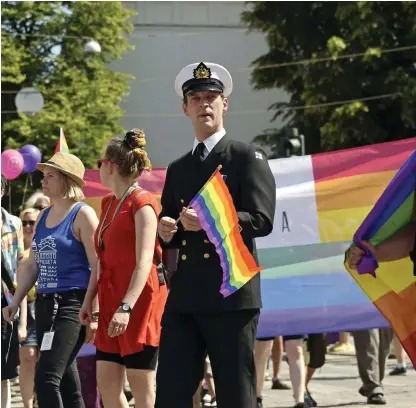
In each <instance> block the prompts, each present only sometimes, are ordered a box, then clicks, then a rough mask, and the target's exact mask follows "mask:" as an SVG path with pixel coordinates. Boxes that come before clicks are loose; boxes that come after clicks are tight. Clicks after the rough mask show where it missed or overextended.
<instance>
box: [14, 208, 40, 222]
mask: <svg viewBox="0 0 416 408" xmlns="http://www.w3.org/2000/svg"><path fill="white" fill-rule="evenodd" d="M34 212H36V213H38V214H36V216H37V215H39V213H40V211H39V210H38V209H37V208H25V209H24V210H23V211H22V212H21V213H20V215H19V218H20V219H21V220H22V221H23V219H24V217H25V215H26V214H32V213H34Z"/></svg>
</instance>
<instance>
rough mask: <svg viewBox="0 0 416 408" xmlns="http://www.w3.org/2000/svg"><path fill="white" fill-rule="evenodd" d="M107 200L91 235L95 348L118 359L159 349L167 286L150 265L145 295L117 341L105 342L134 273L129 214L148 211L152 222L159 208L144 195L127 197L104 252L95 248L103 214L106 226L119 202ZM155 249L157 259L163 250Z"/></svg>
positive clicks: (133, 239) (107, 234)
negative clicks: (96, 264) (95, 266)
mask: <svg viewBox="0 0 416 408" xmlns="http://www.w3.org/2000/svg"><path fill="white" fill-rule="evenodd" d="M111 197H112V194H109V195H107V196H105V197H104V199H103V201H102V204H101V210H102V211H101V217H100V224H99V226H98V228H97V230H96V232H95V249H96V251H97V254H98V256H99V259H100V270H99V277H98V299H99V305H100V316H99V321H98V330H97V334H96V337H95V346H96V347H97V349H98V350H100V351H103V352H106V353H117V354H120V355H121V356H126V355H129V354H133V353H137V352H139V351H142V350H143V346H145V345H146V346H153V347H158V346H159V340H160V331H161V326H160V321H161V318H162V314H163V311H164V308H165V303H166V298H167V288H166V285H164V286H160V284H159V280H158V277H157V271H156V262H155V260H153V266H152V270H151V272H150V274H149V277H148V279H147V282H146V284H145V286H144V289H143V291H142V293H141V295H140V297H139V299H138V300H137V302H136V304H135V305H134V308H133V310H132V313H131V315H130V320H129V324H128V326H127V330H126V331H125V332H124V333H123V334H122V335H120V336H117V337H113V338H110V337H109V336H108V326H109V323H110V321H111V319H112V317H113V315H114V313H115V312H116V310H117V309H118V308H119V306H120V303H121V301H122V300H123V297H124V296H125V294H126V293H127V289H128V287H129V285H130V280H131V277H132V275H133V270H134V268H135V267H136V234H135V223H134V214H136V212H137V211H138V210H139V209H140V208H141V207H142V206H144V205H150V206H151V207H152V208H153V209H154V211H155V213H156V215H157V216H159V212H160V210H159V206H158V203H157V201H156V199H155V198H154V197H153V195H152V194H150V193H149V192H147V191H145V190H143V189H138V190H136V191H134V192H132V193H131V194H130V195H129V196H128V197H127V198H126V199H125V200H124V202H123V204H122V205H121V207H120V209H119V212H118V214H117V215H116V217H115V218H114V220H113V222H112V223H111V224H110V226H109V227H108V228H106V229H105V230H104V232H103V234H102V239H103V241H104V249H101V248H100V246H99V245H98V232H99V230H100V227H101V224H102V222H103V219H104V216H105V214H106V212H107V209H108V206H110V205H111V208H110V210H109V212H108V215H107V219H106V221H105V225H107V224H108V223H109V222H110V221H111V220H112V219H113V214H114V211H115V209H116V208H117V206H118V203H119V201H120V200H117V199H116V198H113V200H112V201H111ZM155 249H156V251H158V253H159V255H160V256H161V253H162V250H161V247H160V244H159V242H158V240H157V239H156V243H155Z"/></svg>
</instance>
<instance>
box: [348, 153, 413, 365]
mask: <svg viewBox="0 0 416 408" xmlns="http://www.w3.org/2000/svg"><path fill="white" fill-rule="evenodd" d="M415 190H416V151H414V152H413V154H412V155H411V156H410V157H409V158H408V159H407V161H406V162H405V163H404V165H403V166H402V167H401V169H400V170H399V171H398V173H397V174H396V175H395V177H394V178H393V179H392V180H391V182H390V183H389V185H388V186H387V188H386V189H385V191H384V192H383V194H382V195H381V196H380V198H379V199H378V201H377V203H376V204H375V205H374V207H373V209H372V210H371V211H370V213H369V214H368V216H367V217H366V218H365V220H364V221H363V223H362V224H361V226H360V227H359V228H358V230H357V232H356V233H355V235H354V239H353V242H354V244H356V245H357V246H359V247H361V248H363V249H365V247H364V246H363V245H362V244H361V242H362V241H369V242H370V243H371V244H373V245H375V246H376V245H379V244H381V243H383V242H384V241H385V240H387V239H388V238H390V237H391V236H393V235H394V234H395V233H397V232H398V231H399V230H400V229H401V228H403V227H404V226H405V225H407V224H408V223H409V222H410V221H411V218H412V215H413V211H414V205H415ZM400 263H401V265H400V266H399V264H400ZM406 264H408V262H407V260H402V261H396V262H387V263H384V264H380V265H379V264H378V263H377V261H376V260H375V259H374V258H373V256H372V255H371V254H370V253H369V252H368V251H367V250H366V255H365V257H364V258H363V260H362V262H361V263H360V265H359V266H358V268H357V271H355V270H351V269H350V268H349V267H348V265H347V264H345V267H346V269H347V271H348V272H349V273H350V274H351V276H352V277H353V278H354V279H355V281H356V282H357V283H358V285H359V286H360V287H361V289H362V290H363V291H364V293H365V294H366V295H367V296H368V297H369V298H370V300H371V301H372V302H373V304H374V305H375V306H376V307H377V308H378V309H379V310H380V312H381V313H382V314H383V316H384V317H385V318H386V319H387V320H388V321H389V322H390V324H391V326H392V327H393V329H394V330H395V332H396V334H397V336H398V338H399V339H400V341H401V343H402V345H403V347H404V349H405V350H406V352H407V354H408V356H409V358H410V359H411V361H412V363H413V365H414V366H415V367H416V317H415V316H416V282H415V277H414V276H413V271H412V270H411V269H412V268H408V267H406V266H405V265H406ZM391 265H395V267H394V268H392V266H391ZM396 265H397V266H396Z"/></svg>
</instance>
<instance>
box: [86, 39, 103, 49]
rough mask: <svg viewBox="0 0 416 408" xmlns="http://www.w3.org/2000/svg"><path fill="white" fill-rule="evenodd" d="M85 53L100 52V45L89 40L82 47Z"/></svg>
mask: <svg viewBox="0 0 416 408" xmlns="http://www.w3.org/2000/svg"><path fill="white" fill-rule="evenodd" d="M84 51H85V52H101V45H100V44H99V43H98V42H97V41H95V40H89V41H88V42H87V43H86V44H85V45H84Z"/></svg>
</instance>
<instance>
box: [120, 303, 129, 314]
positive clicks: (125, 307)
mask: <svg viewBox="0 0 416 408" xmlns="http://www.w3.org/2000/svg"><path fill="white" fill-rule="evenodd" d="M120 309H121V310H122V311H123V312H124V313H128V314H130V313H131V307H130V305H128V304H127V303H123V302H121V303H120Z"/></svg>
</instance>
